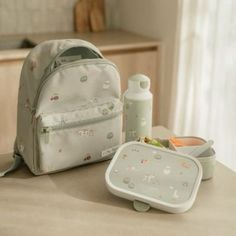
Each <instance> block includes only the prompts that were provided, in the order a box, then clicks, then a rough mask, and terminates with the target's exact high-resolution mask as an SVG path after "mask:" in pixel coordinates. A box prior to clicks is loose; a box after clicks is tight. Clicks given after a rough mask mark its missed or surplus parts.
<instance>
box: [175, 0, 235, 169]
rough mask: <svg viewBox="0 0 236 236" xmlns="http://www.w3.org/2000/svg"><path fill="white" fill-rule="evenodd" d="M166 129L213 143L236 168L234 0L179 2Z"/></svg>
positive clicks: (218, 152)
mask: <svg viewBox="0 0 236 236" xmlns="http://www.w3.org/2000/svg"><path fill="white" fill-rule="evenodd" d="M176 48H177V51H178V53H177V58H176V59H177V60H176V63H177V70H176V75H177V77H176V80H175V86H174V91H173V94H174V96H173V98H172V116H171V118H172V119H171V123H170V126H171V127H172V128H173V130H174V132H175V133H177V134H181V135H196V136H201V137H203V138H206V139H213V140H214V141H215V145H214V147H215V149H216V153H217V154H216V155H217V159H218V160H219V161H221V162H223V163H224V164H226V165H227V166H228V167H230V168H232V169H234V170H236V1H235V0H192V1H190V0H182V1H180V17H179V30H178V36H177V47H176Z"/></svg>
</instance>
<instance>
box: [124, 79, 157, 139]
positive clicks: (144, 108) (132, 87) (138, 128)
mask: <svg viewBox="0 0 236 236" xmlns="http://www.w3.org/2000/svg"><path fill="white" fill-rule="evenodd" d="M149 89H150V79H149V78H148V77H147V76H146V75H142V74H136V75H133V76H131V77H130V78H129V80H128V90H127V91H126V92H125V93H124V113H125V120H124V122H125V142H129V141H132V140H137V139H138V138H139V137H143V136H151V132H152V99H153V98H152V93H151V92H150V91H149Z"/></svg>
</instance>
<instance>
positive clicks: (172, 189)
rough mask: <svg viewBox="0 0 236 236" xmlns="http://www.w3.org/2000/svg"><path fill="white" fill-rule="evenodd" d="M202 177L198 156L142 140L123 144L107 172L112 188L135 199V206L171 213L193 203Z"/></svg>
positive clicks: (110, 187)
mask: <svg viewBox="0 0 236 236" xmlns="http://www.w3.org/2000/svg"><path fill="white" fill-rule="evenodd" d="M201 178H202V167H201V164H200V163H199V161H198V160H197V159H195V158H193V157H191V156H188V155H185V154H181V153H177V152H174V151H171V150H168V149H165V148H159V147H155V146H153V145H149V144H145V143H140V142H128V143H125V144H123V145H122V146H121V147H120V148H119V149H118V150H117V152H116V154H115V155H114V157H113V159H112V161H111V163H110V165H109V167H108V169H107V171H106V174H105V179H106V184H107V187H108V189H109V191H110V192H111V193H113V194H114V195H117V196H119V197H122V198H125V199H129V200H131V201H133V202H134V207H135V209H136V210H139V211H145V210H148V209H149V206H150V207H154V208H157V209H160V210H163V211H167V212H171V213H180V212H184V211H187V210H188V209H190V208H191V207H192V205H193V203H194V201H195V198H196V195H197V191H198V188H199V185H200V182H201Z"/></svg>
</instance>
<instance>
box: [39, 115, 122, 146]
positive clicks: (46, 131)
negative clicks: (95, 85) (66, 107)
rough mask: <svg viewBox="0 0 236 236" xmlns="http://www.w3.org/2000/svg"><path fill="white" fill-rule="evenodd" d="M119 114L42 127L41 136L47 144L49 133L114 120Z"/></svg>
mask: <svg viewBox="0 0 236 236" xmlns="http://www.w3.org/2000/svg"><path fill="white" fill-rule="evenodd" d="M121 113H122V111H118V112H116V113H113V114H109V115H104V116H100V117H96V118H92V119H89V120H82V121H74V122H70V123H67V124H59V125H52V126H44V127H42V129H41V134H43V135H44V140H45V143H46V144H48V143H49V141H50V133H51V132H56V131H60V130H65V129H71V128H76V127H78V126H81V125H86V124H91V123H93V122H100V121H105V120H108V119H111V118H114V117H116V116H118V115H120V114H121Z"/></svg>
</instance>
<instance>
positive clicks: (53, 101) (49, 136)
mask: <svg viewBox="0 0 236 236" xmlns="http://www.w3.org/2000/svg"><path fill="white" fill-rule="evenodd" d="M121 134H122V103H121V102H120V76H119V73H118V71H117V68H116V66H115V65H114V64H113V63H111V62H110V61H108V60H106V59H104V57H103V56H102V54H101V53H100V51H99V50H98V49H97V48H96V47H95V46H94V45H92V44H91V43H88V42H86V41H82V40H76V39H70V40H69V39H68V40H52V41H46V42H43V43H41V44H39V45H38V46H37V47H35V48H34V49H33V50H32V51H31V52H30V54H29V55H28V57H27V58H26V60H25V62H24V65H23V68H22V72H21V78H20V87H19V95H18V113H17V137H16V142H15V150H14V155H13V157H14V160H15V161H14V163H13V165H12V166H11V168H9V169H8V170H6V171H5V172H2V175H4V174H5V173H7V172H9V171H11V170H13V169H15V168H16V167H17V166H18V164H19V162H20V160H22V159H23V160H24V162H25V163H26V165H27V166H28V167H29V169H30V170H31V172H33V173H34V174H35V175H41V174H47V173H53V172H57V171H61V170H65V169H69V168H72V167H75V166H80V165H84V164H88V163H92V162H97V161H101V160H105V159H108V158H111V157H112V154H113V153H114V151H115V150H116V148H117V147H118V146H119V145H120V144H121Z"/></svg>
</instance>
